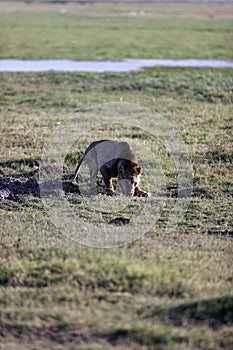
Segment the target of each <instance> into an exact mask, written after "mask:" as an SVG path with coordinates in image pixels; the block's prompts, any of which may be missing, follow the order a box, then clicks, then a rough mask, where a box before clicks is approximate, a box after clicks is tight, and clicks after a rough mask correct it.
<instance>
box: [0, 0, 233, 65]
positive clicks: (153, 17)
mask: <svg viewBox="0 0 233 350" xmlns="http://www.w3.org/2000/svg"><path fill="white" fill-rule="evenodd" d="M0 6H1V7H0V23H1V25H0V26H1V27H0V28H1V39H0V48H1V50H0V57H2V58H27V59H37V58H70V59H83V60H87V59H97V60H102V59H123V58H203V59H204V58H207V59H208V58H212V59H213V58H218V59H232V50H233V46H232V42H233V37H232V19H233V8H232V6H231V5H226V6H222V7H220V6H219V5H213V4H211V7H210V6H208V5H205V4H204V5H200V4H199V5H198V7H199V9H197V6H193V5H191V6H187V4H186V6H185V5H175V6H174V5H173V6H170V5H169V9H167V5H164V6H162V5H161V4H160V5H151V4H149V5H147V4H144V5H142V4H141V5H135V6H136V7H134V5H129V4H128V5H127V4H112V5H111V4H108V5H105V4H95V5H93V4H87V5H83V6H82V5H75V4H70V5H69V4H68V5H50V6H49V5H48V4H44V5H43V4H39V5H38V4H24V5H22V4H17V3H13V4H9V5H6V4H5V3H1V4H0ZM62 8H64V9H66V11H67V12H66V13H65V14H64V15H61V13H60V11H61V9H62ZM134 9H137V12H138V13H139V12H140V11H144V12H145V14H144V15H137V16H132V15H130V13H131V12H132V10H133V11H134ZM220 19H223V20H220Z"/></svg>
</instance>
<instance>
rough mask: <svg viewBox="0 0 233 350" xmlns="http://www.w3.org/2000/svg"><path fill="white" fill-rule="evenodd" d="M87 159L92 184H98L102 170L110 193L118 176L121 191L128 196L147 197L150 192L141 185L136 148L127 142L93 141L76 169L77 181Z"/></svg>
mask: <svg viewBox="0 0 233 350" xmlns="http://www.w3.org/2000/svg"><path fill="white" fill-rule="evenodd" d="M84 160H86V162H87V164H88V167H89V171H90V182H91V186H92V187H95V185H96V175H97V173H98V171H100V173H101V175H102V177H103V180H104V184H105V187H106V189H107V191H108V193H109V194H112V193H113V192H114V188H113V185H112V178H117V182H118V184H119V186H120V188H121V191H122V193H123V194H124V195H126V196H138V197H147V196H148V193H147V192H145V191H143V190H141V189H140V187H139V182H140V176H141V173H142V168H141V167H140V166H139V165H138V163H137V158H136V155H135V153H134V150H133V149H132V147H130V145H129V144H128V143H127V142H118V141H111V140H101V141H95V142H92V143H91V144H90V145H89V146H88V147H87V149H86V151H85V153H84V155H83V157H82V158H81V159H80V160H79V161H78V164H77V167H76V169H75V174H74V181H76V179H77V177H78V173H79V169H80V167H81V165H82V163H83V161H84Z"/></svg>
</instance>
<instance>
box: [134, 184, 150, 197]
mask: <svg viewBox="0 0 233 350" xmlns="http://www.w3.org/2000/svg"><path fill="white" fill-rule="evenodd" d="M134 196H135V197H148V196H149V193H148V192H146V191H143V190H141V188H140V187H139V186H136V187H135V189H134Z"/></svg>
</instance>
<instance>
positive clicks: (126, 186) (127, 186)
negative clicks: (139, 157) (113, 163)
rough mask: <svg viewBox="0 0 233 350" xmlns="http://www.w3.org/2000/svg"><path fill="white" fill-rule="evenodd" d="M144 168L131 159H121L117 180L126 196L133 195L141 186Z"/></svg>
mask: <svg viewBox="0 0 233 350" xmlns="http://www.w3.org/2000/svg"><path fill="white" fill-rule="evenodd" d="M141 174H142V168H141V167H140V166H138V164H137V163H134V162H132V161H129V160H123V159H122V160H121V161H120V162H119V164H118V176H117V182H118V185H119V186H120V188H121V191H122V193H123V194H124V195H125V196H133V195H134V194H135V188H136V187H138V186H139V183H140V176H141Z"/></svg>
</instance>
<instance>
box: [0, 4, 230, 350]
mask: <svg viewBox="0 0 233 350" xmlns="http://www.w3.org/2000/svg"><path fill="white" fill-rule="evenodd" d="M1 6H2V4H1ZM14 6H15V5H14ZM23 6H24V7H23V8H24V9H25V8H27V7H26V5H23ZM29 6H32V7H33V6H34V5H33V4H31V5H29ZM40 6H42V5H41V4H40ZM44 6H46V9H47V7H48V5H44ZM57 6H58V5H57ZM59 6H60V5H59ZM148 6H149V5H148ZM150 6H152V5H150ZM180 6H181V5H180ZM181 7H182V6H181ZM28 8H29V7H28ZM182 8H183V7H182ZM184 8H185V7H184ZM184 8H183V9H184ZM197 8H199V5H198V6H197ZM211 8H212V7H211ZM25 11H26V10H25ZM46 11H47V10H46ZM198 11H199V10H197V12H198ZM22 15H25V14H24V12H23V14H19V16H22ZM14 16H16V14H14ZM28 16H29V17H28V23H29V22H30V23H31V21H32V18H33V16H36V17H37V14H34V12H32V13H31V12H30V13H29V14H28ZM55 17H56V16H55ZM37 20H38V19H36V21H37ZM43 20H45V19H41V21H43ZM89 20H90V19H89V18H88V19H82V21H84V22H85V21H89ZM95 20H96V19H95ZM95 20H94V21H95ZM131 21H133V19H132V20H131ZM131 21H129V22H127V23H129V24H128V25H129V26H131V25H132V22H131ZM193 21H195V19H193ZM110 22H111V23H113V22H112V20H111V21H110ZM110 22H109V23H110ZM0 23H1V25H2V23H3V22H0ZM5 23H6V22H5ZM15 23H16V24H15V25H16V28H17V26H18V24H17V22H15ZM26 23H27V22H25V26H26V25H27V24H26ZM35 23H36V22H35ZM52 23H53V22H52ZM64 23H65V22H64ZM66 23H67V26H68V27H69V25H70V23H72V21H71V22H69V21H67V22H66ZM85 23H87V22H85ZM91 23H95V22H91ZM140 23H142V22H140ZM161 23H162V22H161ZM182 23H183V22H182V21H181V22H180V21H177V26H178V27H179V26H180V25H181V24H182ZM195 23H196V24H194V23H193V24H192V25H191V27H193V26H195V25H196V27H198V25H199V22H195ZM214 23H215V24H216V22H212V25H213V26H214ZM227 23H228V22H227V21H226V22H225V21H221V20H219V23H218V24H217V25H216V27H215V29H216V31H218V28H219V26H222V27H225V26H228V24H227ZM21 25H22V22H21ZM21 25H20V26H21ZM112 25H113V24H112ZM182 25H183V24H182ZM203 25H204V22H203ZM35 28H36V26H35ZM35 28H34V29H33V30H35ZM19 30H20V28H19ZM68 31H69V29H68ZM32 32H33V31H32ZM19 33H20V32H19ZM28 35H29V36H30V33H28ZM67 35H68V34H67ZM166 35H167V34H166ZM211 35H213V34H211ZM9 36H10V34H9ZM68 36H69V35H68ZM129 36H130V35H129ZM14 37H15V36H14V35H12V36H11V41H12V42H13V40H15V39H14ZM39 37H40V38H41V40H42V36H40V35H39ZM214 37H215V36H214V35H213V38H212V42H213V41H214ZM20 38H21V39H20V40H22V35H21V34H20ZM1 40H2V39H1ZM85 40H86V39H85ZM216 40H217V39H216ZM184 41H185V39H184ZM55 42H56V40H55V41H54V45H55ZM164 45H165V44H164ZM166 45H167V44H166ZM166 45H165V46H166ZM203 45H204V44H203ZM216 45H217V44H216ZM228 45H230V44H229V43H228V44H226V47H229V46H228ZM68 46H69V44H68ZM178 46H179V44H178V45H175V46H174V50H175V49H176V48H178ZM223 46H224V44H223ZM36 47H37V46H36ZM48 47H49V45H48ZM5 48H6V46H5ZM37 48H38V49H37V50H36V51H35V52H32V51H30V52H31V55H32V56H34V57H41V54H40V50H42V49H41V45H38V47H37ZM43 50H44V49H43ZM140 50H142V51H143V48H142V47H141V46H140ZM140 50H138V49H137V55H138V56H140V54H141V52H142V51H140ZM23 51H24V49H23V48H22V51H21V50H19V51H18V53H17V55H16V51H15V56H17V57H25V52H23ZM116 51H118V52H119V56H118V57H121V56H122V57H123V56H124V55H125V53H126V51H124V50H122V47H120V46H119V47H118V50H116ZM51 52H52V51H51ZM54 52H56V51H54ZM57 52H58V51H57ZM91 52H92V55H93V56H92V57H94V56H95V57H94V58H98V57H97V56H96V55H94V51H93V47H92V50H91ZM210 52H211V51H210ZM210 52H209V53H208V46H207V47H206V51H204V55H203V56H204V57H207V56H208V55H210ZM222 52H225V54H224V55H222V56H221V55H220V56H218V58H227V57H229V56H228V54H227V49H226V51H224V50H223V51H222ZM61 54H62V56H66V52H65V48H64V51H62V53H61ZM182 54H183V56H186V55H185V54H184V52H182ZM215 54H216V55H217V51H215V50H213V57H215ZM6 55H7V56H8V57H9V55H10V51H8V53H6ZM198 55H199V54H197V56H198ZM110 56H111V54H110V53H109V54H108V55H106V57H110ZM156 56H157V55H156ZM197 56H196V57H197ZM203 56H202V57H203ZM46 57H49V55H48V56H46ZM73 57H74V56H73ZM83 57H88V51H86V52H84V53H83ZM102 57H103V56H102ZM177 57H179V55H178V56H177ZM180 57H181V56H180ZM79 58H80V57H79ZM89 58H90V57H89ZM232 86H233V78H232V72H231V70H227V69H214V70H212V69H165V68H156V69H150V70H145V71H143V72H137V73H132V74H130V73H128V74H78V73H76V74H71V73H55V72H49V73H39V74H31V73H28V74H22V73H1V92H0V128H1V146H0V147H1V160H0V169H1V174H0V175H1V177H4V179H6V178H10V179H11V180H12V181H14V182H15V181H17V180H18V181H21V182H26V181H28V179H30V178H36V179H38V173H37V169H38V166H39V163H40V162H41V159H42V155H43V149H44V147H45V145H46V144H47V142H48V140H49V137H50V136H51V135H52V133H53V131H54V130H55V129H56V128H57V127H59V126H61V125H63V124H64V123H65V122H66V120H67V119H68V118H69V117H70V116H71V118H72V117H74V116H75V115H77V113H81V115H82V118H80V120H79V123H80V124H79V125H80V128H83V127H86V128H87V129H88V130H90V129H91V128H92V124H93V121H94V117H95V115H94V114H92V116H93V119H92V120H90V117H89V114H88V113H87V112H85V111H87V110H90V106H93V105H98V104H103V103H108V102H120V103H123V102H128V103H132V104H134V105H137V106H141V107H142V108H148V111H151V114H152V115H153V114H154V115H156V113H160V114H161V115H162V116H163V117H164V118H166V120H167V121H168V122H170V123H172V124H173V125H174V127H175V128H176V130H177V133H178V134H179V135H180V137H181V138H182V140H183V141H184V142H185V143H186V147H187V150H188V153H189V155H190V158H191V160H192V166H193V170H194V173H193V178H194V183H193V195H192V200H191V203H190V206H189V208H188V210H187V212H186V215H185V217H184V219H183V221H182V222H181V223H180V224H179V225H178V227H177V228H176V230H174V231H172V232H166V230H165V227H166V224H167V220H168V217H169V215H170V212H171V210H172V207H173V200H174V198H175V196H176V190H177V172H176V169H175V168H174V164H171V162H169V155H168V154H167V153H166V150H165V149H164V148H161V149H160V148H156V147H157V146H156V145H157V143H156V139H155V138H153V137H152V136H151V135H149V134H148V133H144V134H143V135H142V133H141V134H139V133H138V130H135V128H133V127H132V128H129V130H124V132H125V133H126V132H127V137H128V138H129V139H130V140H131V141H132V143H133V142H136V141H141V142H143V144H144V145H145V144H148V145H149V144H154V145H155V146H156V147H155V148H154V152H155V154H156V157H158V159H157V160H156V161H157V162H158V163H159V164H160V166H161V169H163V171H164V174H165V176H166V206H165V207H164V208H163V210H162V212H161V215H160V217H159V219H158V220H157V221H156V222H155V224H154V225H153V227H152V228H151V229H150V230H149V232H147V233H146V234H145V235H144V236H143V237H141V238H140V239H138V240H135V241H133V242H130V243H129V244H128V245H125V246H123V247H118V248H111V249H94V248H90V247H86V246H81V245H79V244H77V243H75V242H74V241H72V240H70V239H69V238H68V237H67V236H66V235H64V234H63V232H62V231H61V230H58V229H57V228H56V226H54V224H53V223H52V221H51V217H50V215H49V214H48V211H47V210H46V207H45V206H44V205H43V202H42V200H41V198H40V197H38V196H35V195H33V193H30V192H27V193H21V194H20V193H18V194H17V196H16V197H15V198H7V199H5V200H4V201H3V202H2V203H1V207H0V229H1V249H0V259H1V264H0V310H1V311H0V315H1V316H0V336H1V345H2V346H3V348H4V349H9V350H10V349H11V350H12V349H13V350H14V349H15V350H16V349H17V350H18V349H19V350H25V349H27V350H29V349H30V350H31V349H38V350H39V349H42V348H44V349H56V350H61V349H62V350H67V349H80V350H87V349H95V350H96V349H116V350H123V349H132V350H134V349H140V350H141V349H143V350H144V349H145V350H150V349H156V350H157V349H158V350H159V349H161V350H163V349H166V350H167V349H177V350H182V349H190V350H195V349H200V350H206V349H213V350H219V349H224V350H225V349H226V350H228V349H229V350H230V349H231V347H232V342H233V332H232V319H233V295H232V282H233V277H232V237H233V229H232V215H231V214H232V212H231V207H232V197H231V192H230V191H231V186H232V179H231V167H232V146H231V142H232V136H231V135H232ZM95 111H96V110H95ZM96 116H97V117H98V118H100V119H99V125H101V124H102V123H103V122H104V116H102V117H100V116H99V115H98V113H97V114H96ZM101 118H103V119H101ZM92 132H93V131H92ZM111 133H112V134H111V137H113V138H114V137H118V136H119V134H120V133H122V131H121V130H119V129H114V128H112V130H111ZM90 135H91V134H90ZM90 135H89V137H90ZM85 137H86V139H85ZM85 137H84V139H83V140H82V142H83V145H81V147H78V145H79V143H78V141H77V143H76V144H74V146H73V149H72V150H71V151H72V152H70V153H68V154H67V155H66V157H64V163H65V166H66V167H67V168H68V172H67V173H64V176H67V177H68V176H69V175H70V174H72V172H73V170H74V167H75V161H76V157H79V156H80V155H81V154H82V152H83V150H84V149H85V146H86V141H85V140H87V141H88V135H85ZM84 144H85V145H84ZM76 145H77V147H76ZM75 152H76V153H75ZM156 152H157V153H156ZM148 171H149V167H148V169H147V168H146V169H145V173H144V175H143V176H142V181H144V183H145V184H146V179H147V174H148ZM99 196H100V197H101V195H99ZM102 197H103V198H104V196H102ZM116 198H117V197H116ZM69 200H70V201H72V200H73V204H74V205H75V206H76V207H78V206H79V205H80V207H81V205H82V208H81V212H80V213H81V215H82V218H84V219H85V217H86V219H88V220H97V219H98V218H96V217H91V218H90V217H89V216H88V215H89V212H88V206H86V208H85V205H84V203H83V202H81V200H82V198H81V196H80V195H79V194H78V193H77V194H72V198H71V197H70V198H69ZM80 203H81V204H80ZM88 220H87V221H88ZM111 227H112V230H113V231H114V229H115V226H114V225H112V226H111ZM126 227H127V225H125V226H124V227H122V230H125V229H126ZM116 229H117V230H118V229H121V228H119V227H116Z"/></svg>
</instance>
